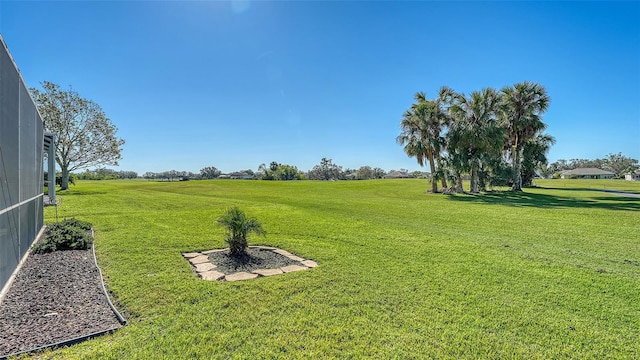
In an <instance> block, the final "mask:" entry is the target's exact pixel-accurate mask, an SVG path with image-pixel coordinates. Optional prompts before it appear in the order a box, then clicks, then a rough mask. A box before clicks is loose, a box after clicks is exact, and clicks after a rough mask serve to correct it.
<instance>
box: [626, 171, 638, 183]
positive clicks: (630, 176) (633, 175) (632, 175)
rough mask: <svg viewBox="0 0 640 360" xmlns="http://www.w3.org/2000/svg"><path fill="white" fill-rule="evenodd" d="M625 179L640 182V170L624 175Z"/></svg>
mask: <svg viewBox="0 0 640 360" xmlns="http://www.w3.org/2000/svg"><path fill="white" fill-rule="evenodd" d="M624 179H625V180H629V181H640V170H636V171H634V172H632V173H628V174H624Z"/></svg>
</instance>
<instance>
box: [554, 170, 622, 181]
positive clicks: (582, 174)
mask: <svg viewBox="0 0 640 360" xmlns="http://www.w3.org/2000/svg"><path fill="white" fill-rule="evenodd" d="M615 175H616V174H614V173H612V172H610V171H605V170H602V169H598V168H577V169H573V170H565V171H563V172H561V173H560V178H562V179H611V178H613V177H614V176H615Z"/></svg>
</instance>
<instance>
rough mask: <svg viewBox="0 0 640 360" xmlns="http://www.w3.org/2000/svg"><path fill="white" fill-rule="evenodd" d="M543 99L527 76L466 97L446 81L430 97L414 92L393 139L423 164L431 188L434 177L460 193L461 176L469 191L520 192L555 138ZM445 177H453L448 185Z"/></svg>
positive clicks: (544, 94) (541, 91) (543, 93)
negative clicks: (494, 188)
mask: <svg viewBox="0 0 640 360" xmlns="http://www.w3.org/2000/svg"><path fill="white" fill-rule="evenodd" d="M549 102H550V98H549V96H548V95H547V92H546V90H545V88H544V87H543V86H542V85H539V84H537V83H533V82H529V81H525V82H522V83H518V84H515V85H513V86H507V87H505V88H503V89H502V90H500V91H498V90H496V89H493V88H485V89H482V90H480V91H474V92H472V93H471V94H470V95H469V96H466V95H465V94H462V93H457V92H455V91H453V90H452V89H450V88H448V87H446V86H443V87H442V88H441V89H440V92H439V94H438V97H436V98H435V99H427V97H426V95H425V94H424V93H423V92H418V93H416V94H415V103H414V104H413V105H411V107H410V108H409V109H408V110H407V111H405V113H404V114H403V116H402V120H401V121H400V127H401V130H402V132H401V133H400V135H399V136H398V137H397V139H396V140H397V142H398V143H399V144H400V145H403V146H404V151H405V152H406V153H407V155H408V156H410V157H415V158H416V160H417V161H418V164H419V165H420V166H424V165H425V162H428V163H429V167H430V169H431V191H432V192H434V193H435V192H438V181H440V183H441V185H442V188H443V189H447V190H451V191H456V192H463V187H462V179H463V177H464V176H469V178H470V179H471V188H470V191H471V192H472V193H477V192H479V191H481V190H486V186H487V185H506V184H511V186H512V190H514V191H522V186H523V185H529V184H531V181H532V180H533V177H534V176H535V170H536V168H537V167H538V166H540V165H542V164H546V162H547V159H546V153H547V151H548V150H549V148H550V147H551V145H552V144H553V143H554V142H555V140H554V138H553V137H552V136H549V135H547V134H545V133H544V130H545V129H546V124H545V123H544V122H542V114H543V113H544V112H545V111H546V110H547V108H548V107H549ZM447 181H451V182H453V184H454V185H453V187H452V188H451V189H449V188H448V186H447Z"/></svg>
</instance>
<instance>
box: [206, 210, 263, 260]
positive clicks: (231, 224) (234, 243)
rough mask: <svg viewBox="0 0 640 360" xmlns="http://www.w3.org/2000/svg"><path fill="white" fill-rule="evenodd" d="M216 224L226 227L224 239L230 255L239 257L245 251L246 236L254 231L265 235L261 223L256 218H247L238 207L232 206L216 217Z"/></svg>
mask: <svg viewBox="0 0 640 360" xmlns="http://www.w3.org/2000/svg"><path fill="white" fill-rule="evenodd" d="M218 224H219V225H220V226H223V227H224V228H226V229H227V237H226V239H225V241H226V242H227V243H228V244H229V250H230V252H231V255H233V256H236V257H239V256H242V255H244V254H245V253H246V249H247V246H248V240H247V236H249V234H251V233H252V232H253V233H256V234H258V235H265V234H266V233H265V231H264V229H262V225H261V224H260V222H259V221H258V220H257V219H256V218H247V215H246V214H245V213H244V211H242V210H240V209H239V208H238V207H232V208H231V209H229V210H227V212H225V213H224V214H223V215H222V216H221V217H219V218H218Z"/></svg>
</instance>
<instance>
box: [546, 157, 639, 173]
mask: <svg viewBox="0 0 640 360" xmlns="http://www.w3.org/2000/svg"><path fill="white" fill-rule="evenodd" d="M578 168H598V169H602V170H606V171H611V172H612V173H614V174H616V177H618V178H623V177H624V174H627V173H632V172H634V171H636V170H638V169H640V165H639V164H638V159H632V158H630V157H627V156H624V155H622V153H617V154H608V155H607V156H605V157H603V158H602V159H571V160H568V161H567V160H564V159H560V160H558V161H555V162H553V163H551V164H549V166H548V167H546V168H544V169H543V170H542V172H541V173H542V175H543V176H545V177H551V176H553V177H560V173H561V172H562V171H564V170H573V169H578Z"/></svg>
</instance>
